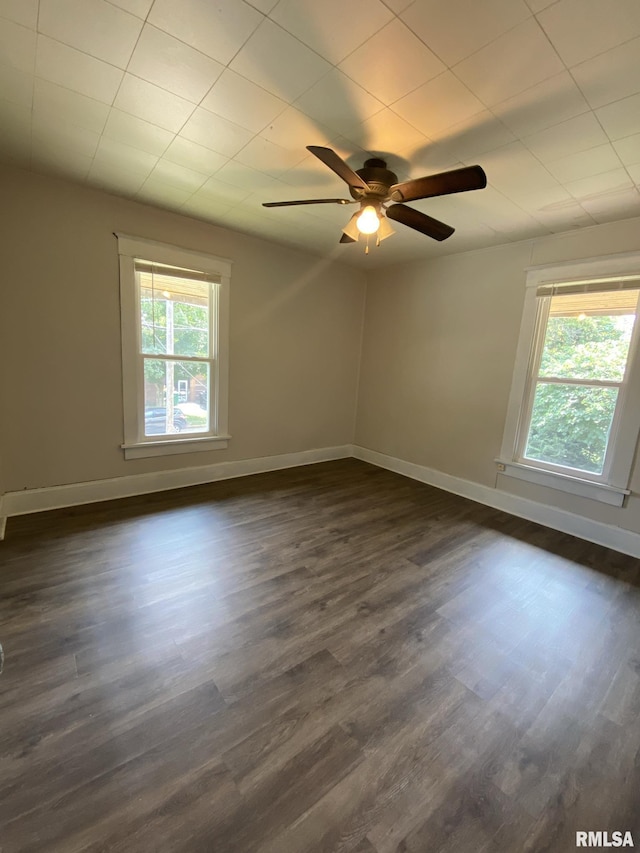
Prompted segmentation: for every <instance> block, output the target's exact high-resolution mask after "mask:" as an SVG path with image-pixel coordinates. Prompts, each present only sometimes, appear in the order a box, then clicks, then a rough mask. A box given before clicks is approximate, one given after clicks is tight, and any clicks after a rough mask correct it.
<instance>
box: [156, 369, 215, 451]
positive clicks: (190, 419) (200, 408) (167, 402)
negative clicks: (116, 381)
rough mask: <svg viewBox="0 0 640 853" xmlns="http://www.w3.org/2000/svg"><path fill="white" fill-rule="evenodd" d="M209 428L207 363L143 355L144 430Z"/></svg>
mask: <svg viewBox="0 0 640 853" xmlns="http://www.w3.org/2000/svg"><path fill="white" fill-rule="evenodd" d="M208 430H209V365H208V364H207V363H206V362H198V361H195V362H194V361H178V360H177V359H160V358H145V359H144V434H145V435H171V434H173V433H196V432H207V431H208Z"/></svg>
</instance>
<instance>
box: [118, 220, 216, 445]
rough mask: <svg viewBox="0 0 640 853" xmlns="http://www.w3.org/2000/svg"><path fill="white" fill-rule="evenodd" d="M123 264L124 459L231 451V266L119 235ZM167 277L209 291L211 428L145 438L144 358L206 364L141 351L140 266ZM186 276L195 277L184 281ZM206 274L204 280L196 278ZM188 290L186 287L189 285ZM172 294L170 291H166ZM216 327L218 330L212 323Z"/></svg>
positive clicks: (210, 257) (190, 357) (202, 277)
mask: <svg viewBox="0 0 640 853" xmlns="http://www.w3.org/2000/svg"><path fill="white" fill-rule="evenodd" d="M114 236H115V237H116V238H117V240H118V255H119V265H120V305H121V311H120V313H121V328H122V368H123V414H124V442H123V444H122V445H121V447H122V449H123V450H124V455H125V459H141V458H144V457H153V456H164V455H169V454H182V453H191V452H195V451H208V450H221V449H224V448H226V447H227V446H228V440H229V438H230V436H229V435H228V416H229V415H228V406H229V403H228V386H229V364H228V361H229V291H230V281H231V267H232V261H230V260H228V259H225V258H221V257H216V256H213V255H208V254H203V253H200V252H194V251H192V250H190V249H184V248H182V247H179V246H172V245H169V244H166V243H159V242H156V241H152V240H146V239H143V238H138V237H132V236H129V235H126V234H121V233H116V234H114ZM145 258H151V259H152V261H149V262H148V263H149V264H150V265H151V266H152V267H153V268H154V270H156V271H159V272H158V274H159V275H162V276H166V275H167V273H170V272H172V271H175V272H176V273H177V278H178V279H179V278H183V279H185V278H188V279H189V280H191V279H193V280H194V281H202V280H205V281H207V283H208V284H209V288H210V289H211V294H212V295H211V301H210V311H209V324H210V330H209V332H210V333H209V346H210V352H209V358H208V359H206V361H207V362H208V364H209V383H210V384H209V388H210V393H209V394H208V395H207V405H208V407H209V429H208V430H207V431H206V432H197V433H181V434H180V435H174V434H171V435H153V436H145V434H144V433H145V424H144V358H156V359H163V358H164V359H166V358H173V359H175V360H179V361H186V362H189V361H191V360H192V359H194V360H196V361H197V360H198V359H202V353H199V354H198V356H183V355H181V354H179V353H173V354H169V353H143V352H142V348H141V336H142V329H141V321H140V317H141V311H140V304H139V303H140V288H139V286H138V278H139V276H138V275H137V274H136V260H137V261H138V262H139V266H140V272H146V271H147V270H146V269H144V264H143V263H142V261H143V260H144V259H145ZM185 271H187V272H191V273H196V274H195V275H192V276H185ZM198 271H202V275H198V274H197V273H198ZM185 287H186V291H188V285H186V284H185ZM167 289H168V288H167ZM214 323H215V326H212V324H214Z"/></svg>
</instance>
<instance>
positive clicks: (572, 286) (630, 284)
mask: <svg viewBox="0 0 640 853" xmlns="http://www.w3.org/2000/svg"><path fill="white" fill-rule="evenodd" d="M639 288H640V276H629V277H619V278H616V279H592V280H583V281H581V282H564V283H557V284H551V285H549V284H546V285H542V286H539V287H538V288H537V289H536V303H537V311H536V321H535V329H534V336H533V341H532V346H531V355H530V360H529V368H528V370H527V378H526V381H525V390H524V398H523V405H522V407H521V412H520V419H519V423H518V429H517V435H516V447H515V460H516V461H517V462H520V463H522V464H526V465H534V466H535V467H536V468H541V469H543V470H547V471H555V472H558V473H561V474H567V473H569V474H570V473H574V474H575V476H579V477H580V478H581V479H584V480H592V481H594V482H601V483H607V482H609V480H610V476H611V469H612V465H613V457H614V453H615V445H616V438H617V436H618V432H619V428H620V422H621V418H622V413H623V410H624V406H625V402H626V396H627V395H626V391H627V385H628V378H629V372H630V367H631V364H632V362H633V360H634V357H635V353H636V349H637V347H638V336H639V332H638V326H640V322H639V319H640V318H639V316H638V315H639V312H640V294H639V296H638V301H637V302H636V321H635V323H634V327H633V332H632V336H631V341H630V343H629V350H628V353H627V361H626V365H625V372H624V377H623V379H622V380H621V381H618V382H617V381H614V380H594V379H574V378H572V377H547V376H540V364H541V360H542V353H543V350H544V345H545V339H546V334H547V328H548V323H549V316H550V309H551V299H552V297H553V296H559V295H564V294H568V293H601V292H610V291H614V290H638V289H639ZM540 383H549V384H553V383H557V384H565V385H566V384H570V385H576V386H582V387H609V388H617V389H618V395H617V399H616V405H615V409H614V413H613V418H612V421H611V429H610V430H609V435H608V439H607V449H606V452H605V457H604V460H603V466H602V473H600V474H594V473H592V472H589V471H585V470H584V469H582V468H571V467H570V466H568V465H559V464H555V463H550V462H545V461H543V460H540V459H534V458H532V457H530V456H526V455H525V451H526V447H527V443H528V440H529V433H530V430H531V418H532V414H533V405H534V401H535V395H536V389H537V387H538V384H540Z"/></svg>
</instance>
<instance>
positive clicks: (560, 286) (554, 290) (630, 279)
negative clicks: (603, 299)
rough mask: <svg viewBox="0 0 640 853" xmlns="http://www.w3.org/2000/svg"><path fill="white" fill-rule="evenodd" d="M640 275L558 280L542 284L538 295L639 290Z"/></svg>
mask: <svg viewBox="0 0 640 853" xmlns="http://www.w3.org/2000/svg"><path fill="white" fill-rule="evenodd" d="M638 288H640V275H633V276H620V277H618V278H591V279H587V280H585V281H558V282H549V283H547V284H541V285H540V286H539V287H537V288H536V296H539V297H542V296H563V295H568V294H570V293H610V292H611V291H616V290H620V291H623V290H638Z"/></svg>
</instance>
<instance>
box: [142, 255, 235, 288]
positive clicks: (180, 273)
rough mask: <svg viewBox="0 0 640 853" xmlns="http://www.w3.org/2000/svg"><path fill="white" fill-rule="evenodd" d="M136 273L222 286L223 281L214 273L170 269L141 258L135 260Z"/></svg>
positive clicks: (177, 268) (178, 268)
mask: <svg viewBox="0 0 640 853" xmlns="http://www.w3.org/2000/svg"><path fill="white" fill-rule="evenodd" d="M135 270H136V272H145V273H151V274H152V275H157V276H167V277H171V278H182V279H186V280H187V281H208V282H211V283H213V284H220V283H221V282H222V279H221V278H220V276H219V275H214V274H213V273H205V272H201V271H200V270H187V269H181V268H180V267H170V266H166V265H165V264H155V263H152V262H151V261H144V260H141V259H139V258H136V259H135Z"/></svg>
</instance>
